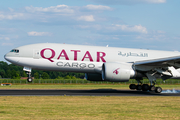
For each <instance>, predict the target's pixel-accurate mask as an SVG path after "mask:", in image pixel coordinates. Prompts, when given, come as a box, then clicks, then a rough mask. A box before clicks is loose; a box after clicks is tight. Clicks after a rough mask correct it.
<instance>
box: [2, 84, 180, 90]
mask: <svg viewBox="0 0 180 120" xmlns="http://www.w3.org/2000/svg"><path fill="white" fill-rule="evenodd" d="M157 86H158V85H157ZM160 86H161V87H162V88H163V89H180V85H160ZM0 89H129V84H127V85H125V84H114V85H113V84H13V85H12V86H0Z"/></svg>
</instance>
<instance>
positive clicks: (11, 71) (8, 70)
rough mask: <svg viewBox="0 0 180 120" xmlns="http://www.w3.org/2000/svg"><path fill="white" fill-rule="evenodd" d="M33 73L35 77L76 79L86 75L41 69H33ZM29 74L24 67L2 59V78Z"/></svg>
mask: <svg viewBox="0 0 180 120" xmlns="http://www.w3.org/2000/svg"><path fill="white" fill-rule="evenodd" d="M31 75H32V77H34V78H35V79H62V78H63V79H75V78H84V76H85V75H84V73H73V72H57V71H41V70H32V73H31ZM27 76H28V75H27V74H26V72H25V71H23V67H21V66H17V65H14V64H8V63H6V62H4V61H0V78H11V79H20V78H21V77H27Z"/></svg>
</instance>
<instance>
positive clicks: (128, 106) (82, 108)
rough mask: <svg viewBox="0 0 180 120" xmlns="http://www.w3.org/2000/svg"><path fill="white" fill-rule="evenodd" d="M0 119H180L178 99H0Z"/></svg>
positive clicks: (72, 97)
mask: <svg viewBox="0 0 180 120" xmlns="http://www.w3.org/2000/svg"><path fill="white" fill-rule="evenodd" d="M0 103H1V104H0V119H1V120H6V119H14V120H19V119H23V120H29V119H34V120H37V119H38V120H41V119H42V120H44V119H46V120H51V119H52V120H57V119H61V120H74V119H78V120H92V119H97V120H109V119H112V120H113V119H121V120H127V119H128V120H139V119H142V120H151V119H157V120H171V119H177V120H179V119H180V114H179V113H180V98H179V97H109V96H104V97H93V96H89V97H87V96H86V97H85V96H81V97H76V96H51V97H48V96H47V97H46V96H28V97H23V96H21V97H12V96H4V97H2V96H1V97H0Z"/></svg>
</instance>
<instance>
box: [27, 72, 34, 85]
mask: <svg viewBox="0 0 180 120" xmlns="http://www.w3.org/2000/svg"><path fill="white" fill-rule="evenodd" d="M27 74H28V78H27V81H28V82H29V83H31V82H32V81H33V78H32V77H31V72H27Z"/></svg>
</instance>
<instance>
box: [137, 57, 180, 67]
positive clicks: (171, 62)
mask: <svg viewBox="0 0 180 120" xmlns="http://www.w3.org/2000/svg"><path fill="white" fill-rule="evenodd" d="M134 65H135V66H141V65H145V66H157V67H162V66H173V67H176V68H180V56H174V57H166V58H159V59H151V60H145V61H136V62H135V63H134Z"/></svg>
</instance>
